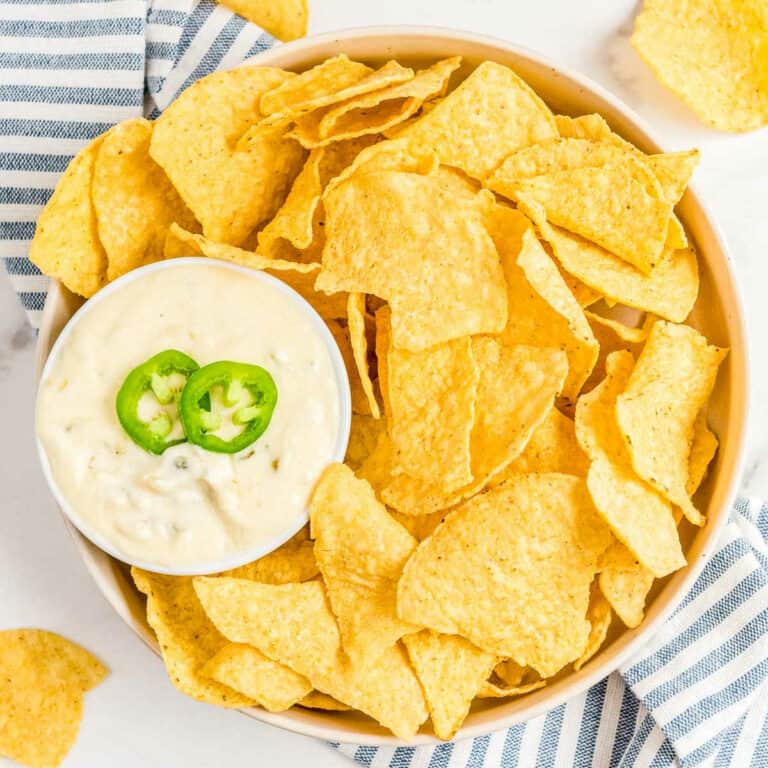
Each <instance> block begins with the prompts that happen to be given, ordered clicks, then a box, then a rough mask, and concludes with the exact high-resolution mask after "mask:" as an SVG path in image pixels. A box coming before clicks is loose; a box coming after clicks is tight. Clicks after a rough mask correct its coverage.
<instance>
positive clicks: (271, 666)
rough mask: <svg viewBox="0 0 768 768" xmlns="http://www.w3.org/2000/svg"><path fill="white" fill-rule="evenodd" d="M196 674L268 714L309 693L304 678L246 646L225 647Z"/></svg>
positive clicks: (297, 700)
mask: <svg viewBox="0 0 768 768" xmlns="http://www.w3.org/2000/svg"><path fill="white" fill-rule="evenodd" d="M200 674H201V675H202V676H204V677H210V678H211V679H212V680H215V681H216V682H218V683H221V684H222V685H225V686H227V687H228V688H231V689H232V690H233V691H237V692H238V693H241V694H242V695H243V696H247V697H248V698H249V699H252V700H253V701H255V702H256V703H257V704H259V705H261V706H262V707H264V709H266V710H269V711H270V712H283V711H285V710H286V709H288V708H289V707H292V706H293V705H294V704H296V703H297V702H299V701H300V700H301V699H303V698H304V696H306V695H307V694H309V693H310V691H311V690H312V686H311V685H310V684H309V680H307V678H306V677H302V676H301V675H299V674H297V673H296V672H294V671H293V670H292V669H290V668H288V667H285V666H283V665H282V664H278V663H277V662H276V661H272V660H271V659H268V658H267V657H266V656H265V655H264V654H263V653H262V652H261V651H259V650H257V649H256V648H251V646H250V645H241V644H239V643H229V644H227V645H225V646H224V647H223V648H222V649H221V650H220V651H219V652H218V653H217V654H216V655H215V656H214V657H213V658H212V659H210V660H209V661H207V662H206V663H205V665H204V666H203V668H202V669H201V670H200Z"/></svg>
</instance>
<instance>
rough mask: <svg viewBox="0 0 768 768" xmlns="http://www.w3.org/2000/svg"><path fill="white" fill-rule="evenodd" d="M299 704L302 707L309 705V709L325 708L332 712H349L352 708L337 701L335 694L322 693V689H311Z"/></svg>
mask: <svg viewBox="0 0 768 768" xmlns="http://www.w3.org/2000/svg"><path fill="white" fill-rule="evenodd" d="M298 704H299V706H300V707H307V708H308V709H325V710H328V711H331V712H348V711H349V710H350V709H352V707H348V706H347V705H346V704H342V703H341V702H340V701H336V699H334V698H333V696H328V694H326V693H320V691H311V692H310V693H308V694H307V695H306V696H305V697H304V698H303V699H302V700H301V701H299V702H298Z"/></svg>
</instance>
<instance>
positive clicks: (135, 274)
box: [35, 256, 352, 576]
mask: <svg viewBox="0 0 768 768" xmlns="http://www.w3.org/2000/svg"><path fill="white" fill-rule="evenodd" d="M190 267H191V268H193V269H197V268H202V267H205V268H207V269H225V270H227V271H230V272H238V273H240V274H242V275H245V276H247V277H248V278H249V279H252V280H255V281H256V282H257V283H262V284H264V285H267V286H269V288H270V289H272V290H274V291H276V292H277V293H278V294H280V295H281V296H282V297H283V298H284V299H285V300H286V302H287V303H290V304H293V306H295V307H296V308H298V309H299V311H300V312H301V313H302V314H303V316H304V317H306V318H307V319H308V320H309V321H310V323H311V325H312V327H313V329H314V331H315V332H316V333H317V335H318V336H319V337H320V339H321V340H322V342H323V346H324V348H325V350H326V351H327V352H328V355H329V357H330V361H331V369H332V372H333V377H334V380H335V382H336V390H337V392H338V406H339V422H338V427H339V428H338V433H337V437H336V442H335V443H334V445H333V450H332V453H331V457H330V459H329V463H333V462H338V461H343V460H344V455H345V453H346V450H347V443H348V442H349V432H350V428H351V423H352V402H351V394H350V386H349V377H348V375H347V369H346V366H345V365H344V360H343V358H342V356H341V352H340V351H339V347H338V345H337V344H336V342H335V340H334V338H333V336H332V335H331V332H330V330H329V329H328V326H327V325H326V324H325V323H324V322H323V319H322V318H321V317H320V315H318V313H317V312H316V311H315V309H314V307H312V305H311V304H310V303H309V302H308V301H307V300H306V299H304V297H303V296H301V295H300V294H299V293H297V292H296V291H295V290H294V289H293V288H291V287H290V286H289V285H288V284H287V283H284V282H283V281H282V280H278V279H277V278H275V277H273V276H272V275H270V274H267V273H266V272H264V271H262V270H257V269H252V268H250V267H247V266H244V265H242V264H234V263H232V262H228V261H224V260H222V259H211V258H208V257H203V256H185V257H181V258H175V259H169V260H165V261H157V262H154V263H152V264H146V265H144V266H142V267H139V268H137V269H133V270H131V271H130V272H127V273H126V274H124V275H121V276H120V277H118V278H117V279H115V280H113V281H112V282H111V283H109V284H108V285H105V286H104V287H103V288H101V289H100V290H99V291H98V292H97V293H95V294H94V295H93V296H92V297H91V298H89V299H88V300H87V301H86V302H85V303H84V304H82V305H81V306H80V307H79V308H78V309H77V311H76V312H75V313H74V314H73V315H72V316H71V317H70V318H69V320H68V321H67V324H66V325H65V326H64V328H62V330H61V332H60V333H59V335H58V337H57V338H56V341H55V342H54V343H53V346H52V347H51V349H50V352H49V353H48V356H47V358H46V360H45V364H44V365H43V368H42V371H41V372H40V375H39V379H38V391H37V395H36V397H35V445H36V448H37V455H38V458H39V460H40V465H41V467H42V470H43V476H44V477H45V481H46V483H47V484H48V488H49V490H50V492H51V494H52V495H53V497H54V499H55V500H56V503H57V504H58V506H59V508H60V509H61V511H62V512H63V513H64V515H65V516H66V518H68V520H69V522H71V523H72V524H73V525H74V526H75V528H77V529H78V530H79V531H80V533H82V534H83V536H85V537H86V538H87V539H88V540H90V541H91V542H92V543H93V544H95V545H96V546H97V547H98V548H99V549H101V550H103V551H104V552H106V553H107V554H108V555H110V556H111V557H114V558H115V559H116V560H120V561H121V562H123V563H126V564H128V565H132V566H136V567H137V568H141V569H142V570H145V571H151V572H153V573H161V574H165V575H167V576H200V575H205V574H211V573H219V572H221V571H228V570H230V569H232V568H238V567H240V566H241V565H245V564H246V563H250V562H252V561H253V560H257V559H258V558H260V557H264V556H265V555H267V554H269V553H270V552H272V551H274V550H275V549H277V548H278V547H280V546H281V545H282V544H284V543H285V542H286V541H288V539H290V538H291V537H292V536H294V535H295V534H296V533H298V532H299V531H300V530H301V529H302V528H303V527H304V526H305V525H306V524H307V523H308V522H309V508H308V507H307V506H305V507H304V509H303V510H302V512H301V514H299V515H298V516H297V517H296V518H295V519H291V520H289V521H287V524H286V525H285V527H284V529H283V530H281V532H280V533H278V534H277V535H275V536H272V537H271V538H269V539H267V540H266V541H264V542H261V543H259V544H258V545H254V546H252V547H249V548H247V549H244V550H238V551H237V552H234V553H230V554H227V555H223V556H220V557H218V558H213V559H209V560H200V561H199V562H197V561H196V562H194V563H190V564H187V565H185V566H168V565H158V564H157V563H153V562H150V561H147V560H142V559H141V558H136V557H132V556H130V555H127V554H126V553H125V552H122V551H121V549H120V547H118V546H116V545H115V544H114V543H113V542H112V541H110V540H109V539H108V538H107V537H106V536H104V534H102V533H101V532H100V531H98V530H96V529H94V528H93V527H92V526H91V525H90V524H89V523H88V522H87V521H86V520H84V519H83V517H82V516H81V515H80V514H79V513H78V511H77V510H76V509H75V507H74V505H73V504H71V503H70V501H69V500H68V499H67V498H66V496H65V495H64V493H63V492H62V490H61V488H60V486H59V483H58V482H57V480H56V477H55V473H54V471H53V468H52V466H51V462H50V458H49V456H48V453H47V451H46V450H45V446H44V445H43V441H42V439H41V437H40V433H39V431H38V429H37V421H38V407H39V400H40V388H39V385H40V384H42V383H43V382H44V381H45V380H46V379H47V378H48V376H50V374H51V372H52V369H53V367H54V366H55V365H56V362H57V360H58V358H59V356H60V354H61V351H62V350H63V349H64V348H65V346H66V344H67V341H68V339H69V337H70V336H71V335H72V333H73V332H74V330H75V329H76V328H77V327H78V324H79V323H80V322H81V321H82V320H83V318H84V317H86V316H87V315H88V314H89V312H91V310H93V308H94V307H96V306H98V305H99V304H100V303H102V302H103V301H105V300H109V298H110V297H111V296H112V295H113V294H115V293H117V292H119V291H120V290H122V289H123V288H124V287H125V286H126V285H129V284H130V283H132V282H134V281H136V280H141V279H143V278H144V277H146V276H147V275H151V274H154V273H156V272H161V271H164V270H168V269H188V268H190ZM46 304H47V297H46Z"/></svg>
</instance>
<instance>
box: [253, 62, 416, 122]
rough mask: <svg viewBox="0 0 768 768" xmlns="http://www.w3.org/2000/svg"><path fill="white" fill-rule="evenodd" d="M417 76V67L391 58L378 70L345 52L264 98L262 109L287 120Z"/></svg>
mask: <svg viewBox="0 0 768 768" xmlns="http://www.w3.org/2000/svg"><path fill="white" fill-rule="evenodd" d="M412 77H413V70H412V69H410V68H408V67H403V66H401V65H400V64H399V63H398V62H396V61H388V62H387V63H386V64H384V66H382V67H381V68H380V69H377V70H376V71H374V70H372V69H371V68H370V67H367V66H366V65H365V64H361V63H360V62H358V61H350V59H349V58H348V57H347V56H345V55H344V54H341V55H339V56H334V57H333V58H331V59H326V60H325V61H324V62H322V63H321V64H318V65H317V66H315V67H313V68H312V69H308V70H306V71H305V72H302V73H301V74H300V75H297V76H296V77H295V78H294V80H293V82H291V83H283V84H281V85H280V86H278V87H277V88H275V89H274V90H272V91H270V92H269V93H267V94H265V95H264V96H263V97H262V98H261V104H260V106H261V111H262V113H263V114H265V115H270V116H273V117H271V119H272V120H277V121H278V122H279V121H285V120H292V119H296V118H298V117H300V116H301V115H303V114H306V113H307V112H311V111H312V110H314V109H320V108H321V107H327V106H329V105H331V104H337V103H339V102H341V101H345V100H346V99H351V98H353V97H355V96H360V95H362V94H364V93H370V92H371V91H376V90H378V89H380V88H384V87H386V86H388V85H394V84H395V83H402V82H405V81H407V80H410V79H411V78H412Z"/></svg>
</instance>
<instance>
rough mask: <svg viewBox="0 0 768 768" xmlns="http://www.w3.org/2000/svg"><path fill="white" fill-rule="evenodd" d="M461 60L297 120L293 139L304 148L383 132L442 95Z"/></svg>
mask: <svg viewBox="0 0 768 768" xmlns="http://www.w3.org/2000/svg"><path fill="white" fill-rule="evenodd" d="M460 64H461V57H460V56H455V57H453V58H451V59H445V60H443V61H439V62H438V63H437V64H433V65H432V66H431V67H429V68H427V69H424V70H421V71H420V72H417V73H416V75H415V76H414V77H413V78H411V79H410V80H407V81H405V82H402V83H399V84H396V85H390V86H388V87H387V88H380V89H378V90H376V91H371V92H369V93H366V94H363V95H361V96H356V97H354V98H352V99H347V100H345V101H342V102H341V103H339V104H336V105H333V106H331V107H328V108H326V109H322V110H315V111H314V112H311V113H310V114H308V115H306V116H304V117H300V118H299V119H298V120H297V122H296V128H295V129H294V131H293V134H292V135H293V136H294V137H295V138H296V139H297V140H298V141H299V142H300V143H301V144H302V146H304V147H318V146H324V145H326V144H329V143H331V142H333V141H339V140H340V139H349V138H353V137H357V136H364V135H367V134H375V133H382V132H384V131H385V130H387V129H389V128H392V127H393V126H395V125H397V124H398V123H401V122H403V121H404V120H407V119H408V118H409V117H411V116H412V115H413V114H415V113H416V112H417V111H418V110H419V108H420V107H421V105H422V103H423V102H424V101H425V100H426V99H429V98H431V97H433V96H436V95H438V94H442V93H444V92H445V89H446V87H447V85H448V80H449V79H450V77H451V75H452V74H453V72H454V71H455V70H456V69H458V67H459V65H460Z"/></svg>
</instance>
